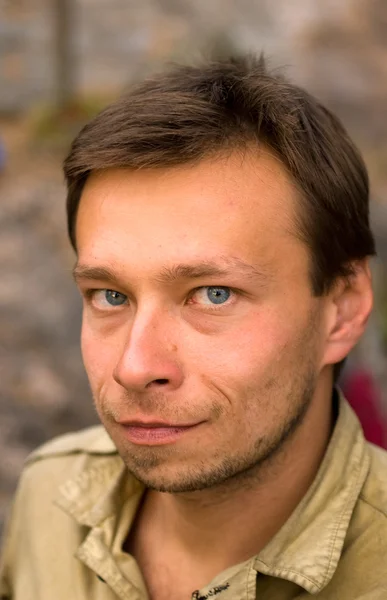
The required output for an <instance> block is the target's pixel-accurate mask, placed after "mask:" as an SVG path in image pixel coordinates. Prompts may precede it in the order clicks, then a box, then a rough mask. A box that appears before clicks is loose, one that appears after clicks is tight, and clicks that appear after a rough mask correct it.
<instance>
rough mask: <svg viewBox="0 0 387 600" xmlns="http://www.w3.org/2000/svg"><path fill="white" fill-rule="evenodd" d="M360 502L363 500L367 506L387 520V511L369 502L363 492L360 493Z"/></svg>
mask: <svg viewBox="0 0 387 600" xmlns="http://www.w3.org/2000/svg"><path fill="white" fill-rule="evenodd" d="M359 500H362V501H363V502H364V503H365V504H367V506H370V507H371V508H373V509H374V510H375V511H376V512H378V513H379V514H381V515H383V517H386V518H387V511H384V510H383V509H381V508H379V507H378V506H375V504H374V503H373V502H370V501H369V500H367V498H366V497H365V496H364V495H363V492H361V493H360V495H359Z"/></svg>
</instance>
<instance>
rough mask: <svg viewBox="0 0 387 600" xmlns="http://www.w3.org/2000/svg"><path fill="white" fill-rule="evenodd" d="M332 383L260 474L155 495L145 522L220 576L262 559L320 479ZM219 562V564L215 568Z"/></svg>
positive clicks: (148, 504)
mask: <svg viewBox="0 0 387 600" xmlns="http://www.w3.org/2000/svg"><path fill="white" fill-rule="evenodd" d="M331 390H332V387H331V381H330V383H329V387H328V386H325V393H324V390H322V391H321V392H320V393H317V394H316V395H315V398H314V399H313V402H312V404H311V406H310V409H309V411H308V412H307V414H306V416H305V418H304V420H303V422H302V424H301V425H300V426H299V428H298V430H297V432H295V434H294V436H293V438H292V439H290V440H288V442H287V444H286V447H284V448H283V449H282V450H281V452H280V453H278V455H277V456H276V457H275V458H273V459H272V460H271V461H270V463H269V464H267V465H260V467H259V472H258V470H257V471H256V472H250V473H249V474H248V475H246V474H245V475H244V476H243V478H242V477H241V478H239V479H238V478H234V479H233V480H230V481H228V482H226V483H224V484H222V485H221V486H218V487H217V488H211V489H208V490H202V491H198V492H191V493H187V494H166V493H160V492H154V491H149V492H148V493H147V494H146V496H145V500H144V505H143V509H142V515H141V517H144V521H145V523H147V527H148V528H150V526H152V527H154V528H155V529H156V530H158V531H159V532H160V537H161V538H162V539H163V546H165V544H167V545H170V546H171V547H173V548H175V549H176V550H177V551H179V553H180V554H181V553H185V554H189V555H190V557H191V559H192V561H193V562H196V561H197V562H198V564H201V565H203V564H208V565H212V566H213V568H214V569H213V570H214V573H217V572H220V571H222V570H224V569H226V568H227V567H229V566H232V565H234V564H238V563H240V562H243V561H244V560H247V559H248V558H250V557H251V556H254V555H255V554H258V553H259V552H260V550H261V549H262V548H263V547H264V546H265V545H266V544H267V543H268V542H269V541H270V540H271V539H272V538H273V536H274V535H275V534H276V533H277V532H278V531H279V529H280V528H281V527H282V525H284V523H285V522H286V521H287V519H288V518H289V517H290V515H291V513H292V512H293V511H294V509H295V508H296V507H297V505H298V504H299V502H300V501H301V499H302V498H303V496H304V495H305V493H306V492H307V490H308V489H309V487H310V485H311V484H312V482H313V479H314V478H315V476H316V474H317V471H318V468H319V466H320V464H321V461H322V459H323V457H324V454H325V451H326V448H327V445H328V442H329V438H330V434H331V429H332V407H331V404H332V403H331ZM215 563H216V564H215Z"/></svg>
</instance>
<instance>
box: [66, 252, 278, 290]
mask: <svg viewBox="0 0 387 600" xmlns="http://www.w3.org/2000/svg"><path fill="white" fill-rule="evenodd" d="M235 272H238V274H242V275H244V276H246V277H249V278H251V279H257V278H258V279H260V280H262V282H263V281H267V280H268V279H270V275H269V273H268V271H267V270H266V269H264V270H258V269H257V268H256V267H253V265H250V264H249V263H246V262H244V261H242V260H241V259H239V258H236V257H227V258H222V259H221V260H220V262H216V261H210V260H209V261H200V262H198V263H194V264H184V263H180V264H177V265H172V266H168V267H163V269H162V270H161V272H160V273H159V274H158V275H156V276H155V278H154V279H155V281H157V282H158V283H164V284H171V283H174V282H176V281H178V280H182V279H183V280H184V279H201V278H204V277H222V276H227V275H228V276H229V275H232V274H233V273H235ZM73 277H74V279H75V281H80V280H102V281H109V282H111V283H116V284H119V283H120V278H119V277H118V276H117V274H116V273H115V271H114V270H113V269H111V268H110V267H108V266H91V265H90V266H89V265H86V264H85V265H83V264H77V265H75V267H74V269H73Z"/></svg>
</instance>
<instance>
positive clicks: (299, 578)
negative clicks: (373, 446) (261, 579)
mask: <svg viewBox="0 0 387 600" xmlns="http://www.w3.org/2000/svg"><path fill="white" fill-rule="evenodd" d="M369 465H370V458H369V454H368V450H367V444H366V442H365V439H364V436H363V432H362V430H361V427H360V424H359V422H358V419H357V417H356V416H355V414H354V412H353V411H352V409H351V408H350V406H349V404H348V403H347V401H346V400H345V399H344V397H343V396H342V395H341V393H340V392H339V415H338V419H337V422H336V425H335V428H334V431H333V434H332V437H331V440H330V443H329V445H328V448H327V451H326V453H325V456H324V459H323V462H322V463H321V466H320V468H319V471H318V473H317V475H316V477H315V479H314V481H313V484H312V485H311V487H310V488H309V490H308V492H307V493H306V495H305V496H304V498H303V500H302V501H301V502H300V504H299V505H298V506H297V508H296V509H295V511H294V512H293V514H292V515H291V517H290V518H289V519H288V521H287V522H286V523H285V524H284V526H283V527H282V528H281V529H280V531H279V532H278V533H277V534H276V535H275V536H274V538H273V539H272V540H271V541H270V542H269V544H268V545H267V546H266V547H265V548H264V549H263V550H262V551H261V552H260V553H259V555H258V556H257V557H256V560H255V568H256V569H257V571H259V572H261V573H264V574H266V575H271V576H273V577H281V578H283V579H288V580H289V581H292V582H294V583H296V584H297V585H299V586H301V587H303V588H304V589H306V590H307V591H308V592H309V593H311V594H316V593H318V592H320V591H321V590H322V589H323V588H324V587H325V586H326V585H327V584H328V583H329V581H330V580H331V579H332V577H333V574H334V572H335V570H336V568H337V565H338V562H339V560H340V556H341V553H342V550H343V545H344V539H345V537H346V534H347V530H348V527H349V522H350V519H351V516H352V513H353V511H354V508H355V504H356V502H357V500H358V497H359V494H360V491H361V489H362V487H363V484H364V481H365V479H366V477H367V474H368V470H369Z"/></svg>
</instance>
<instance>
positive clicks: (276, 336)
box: [201, 313, 297, 385]
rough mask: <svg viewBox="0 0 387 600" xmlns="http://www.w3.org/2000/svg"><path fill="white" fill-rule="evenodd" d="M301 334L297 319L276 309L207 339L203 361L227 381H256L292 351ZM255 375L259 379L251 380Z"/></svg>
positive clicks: (252, 382)
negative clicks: (295, 322) (295, 323)
mask: <svg viewBox="0 0 387 600" xmlns="http://www.w3.org/2000/svg"><path fill="white" fill-rule="evenodd" d="M296 337H297V327H295V326H294V319H293V320H292V319H290V318H289V319H286V320H285V318H284V316H283V315H279V316H277V315H275V314H273V313H266V314H265V315H263V314H257V315H255V316H254V318H253V319H249V320H248V321H246V322H245V323H241V322H239V323H238V325H237V326H236V327H233V328H232V329H230V330H228V331H227V332H225V333H224V334H222V335H221V336H219V337H218V336H217V337H216V338H212V339H211V338H207V339H206V340H204V344H203V346H202V352H201V361H202V365H204V367H203V368H204V370H205V372H206V373H207V374H208V375H210V374H212V375H213V376H215V377H219V378H220V379H224V381H225V382H228V381H229V382H230V384H232V382H242V383H243V382H245V385H249V384H253V385H254V384H255V383H256V380H257V379H258V381H259V379H260V377H261V376H263V375H264V374H266V373H267V372H268V371H271V370H272V369H273V368H274V369H275V368H276V365H277V364H278V363H280V362H281V360H282V359H283V358H284V357H285V356H287V355H288V354H291V346H292V341H293V340H294V339H295V338H296ZM251 379H255V381H251Z"/></svg>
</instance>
